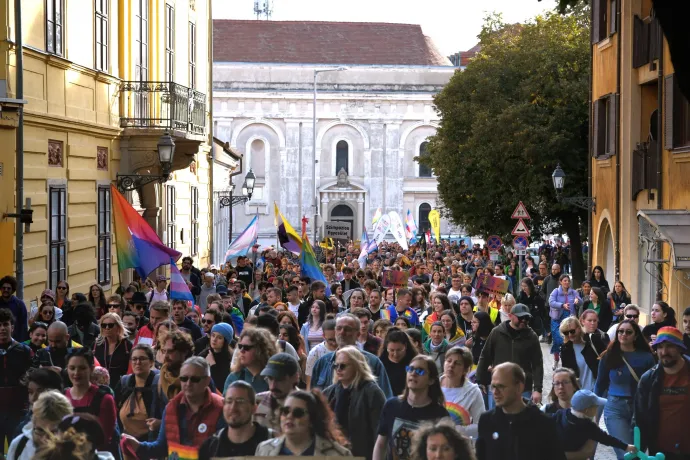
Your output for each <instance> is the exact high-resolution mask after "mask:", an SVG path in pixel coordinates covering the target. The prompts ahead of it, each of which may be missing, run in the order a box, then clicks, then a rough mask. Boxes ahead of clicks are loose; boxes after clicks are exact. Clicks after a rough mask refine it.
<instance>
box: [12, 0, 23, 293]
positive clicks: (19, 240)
mask: <svg viewBox="0 0 690 460" xmlns="http://www.w3.org/2000/svg"><path fill="white" fill-rule="evenodd" d="M14 28H15V32H14V41H15V48H14V52H15V59H16V66H17V82H16V87H17V91H16V94H15V98H16V99H19V100H22V99H24V44H23V40H22V0H14ZM16 143H17V146H16V155H17V159H16V162H17V165H16V169H17V171H16V173H17V179H16V195H17V196H16V209H17V214H21V212H22V207H23V206H24V107H23V106H22V107H19V124H18V125H17V139H16ZM15 243H16V246H17V251H16V259H17V260H16V275H17V297H18V298H20V299H23V298H24V224H23V223H22V222H21V219H19V218H18V219H17V227H16V235H15Z"/></svg>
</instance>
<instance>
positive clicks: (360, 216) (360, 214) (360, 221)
mask: <svg viewBox="0 0 690 460" xmlns="http://www.w3.org/2000/svg"><path fill="white" fill-rule="evenodd" d="M364 222H366V220H365V215H364V193H358V194H357V216H356V217H355V221H354V222H353V225H355V228H353V229H352V236H353V239H355V240H356V239H357V237H358V236H359V235H361V231H362V227H363V226H364Z"/></svg>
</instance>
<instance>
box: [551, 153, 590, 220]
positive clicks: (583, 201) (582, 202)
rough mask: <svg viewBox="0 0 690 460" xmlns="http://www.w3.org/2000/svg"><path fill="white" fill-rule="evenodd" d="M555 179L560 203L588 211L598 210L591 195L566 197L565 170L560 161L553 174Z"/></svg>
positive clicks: (554, 182)
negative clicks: (564, 189)
mask: <svg viewBox="0 0 690 460" xmlns="http://www.w3.org/2000/svg"><path fill="white" fill-rule="evenodd" d="M551 180H552V181H553V188H554V189H555V190H556V199H557V200H558V201H559V203H563V204H570V205H573V206H577V207H578V208H581V209H585V210H587V211H591V212H596V209H597V208H596V200H595V199H594V197H590V196H570V197H564V196H563V195H562V193H563V187H564V186H565V171H563V169H562V168H561V165H560V163H559V164H557V165H556V169H554V170H553V174H551Z"/></svg>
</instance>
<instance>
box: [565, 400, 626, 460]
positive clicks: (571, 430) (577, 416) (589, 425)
mask: <svg viewBox="0 0 690 460" xmlns="http://www.w3.org/2000/svg"><path fill="white" fill-rule="evenodd" d="M570 404H571V407H570V409H560V410H558V411H557V412H556V413H555V414H554V415H553V418H554V419H555V420H556V426H557V432H558V440H559V442H560V444H561V446H563V450H564V451H565V452H566V455H567V454H568V453H570V454H574V453H585V452H587V451H589V453H591V456H592V457H593V456H594V448H595V444H594V442H598V443H600V444H604V445H606V446H611V447H617V448H618V449H621V450H624V451H627V452H633V453H635V452H637V449H636V448H635V446H632V445H628V444H626V443H624V442H623V441H621V440H620V439H617V438H615V437H613V436H611V435H609V434H608V433H606V432H605V431H604V430H602V429H601V428H599V426H598V425H597V424H596V423H595V422H594V421H593V419H594V418H595V417H596V415H597V410H598V409H599V407H603V406H604V405H605V404H606V399H604V398H600V397H599V396H597V395H595V394H594V393H592V392H591V391H589V390H578V391H576V392H575V394H574V395H573V398H572V400H571V402H570ZM590 441H591V442H590ZM578 458H579V457H578Z"/></svg>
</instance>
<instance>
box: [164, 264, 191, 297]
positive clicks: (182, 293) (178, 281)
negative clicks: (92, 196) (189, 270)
mask: <svg viewBox="0 0 690 460" xmlns="http://www.w3.org/2000/svg"><path fill="white" fill-rule="evenodd" d="M170 298H171V299H173V300H189V301H190V302H194V296H193V295H192V291H190V290H189V287H188V286H187V281H185V279H184V278H183V277H182V273H180V269H179V268H177V264H176V263H175V260H174V259H173V258H172V257H171V258H170Z"/></svg>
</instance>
